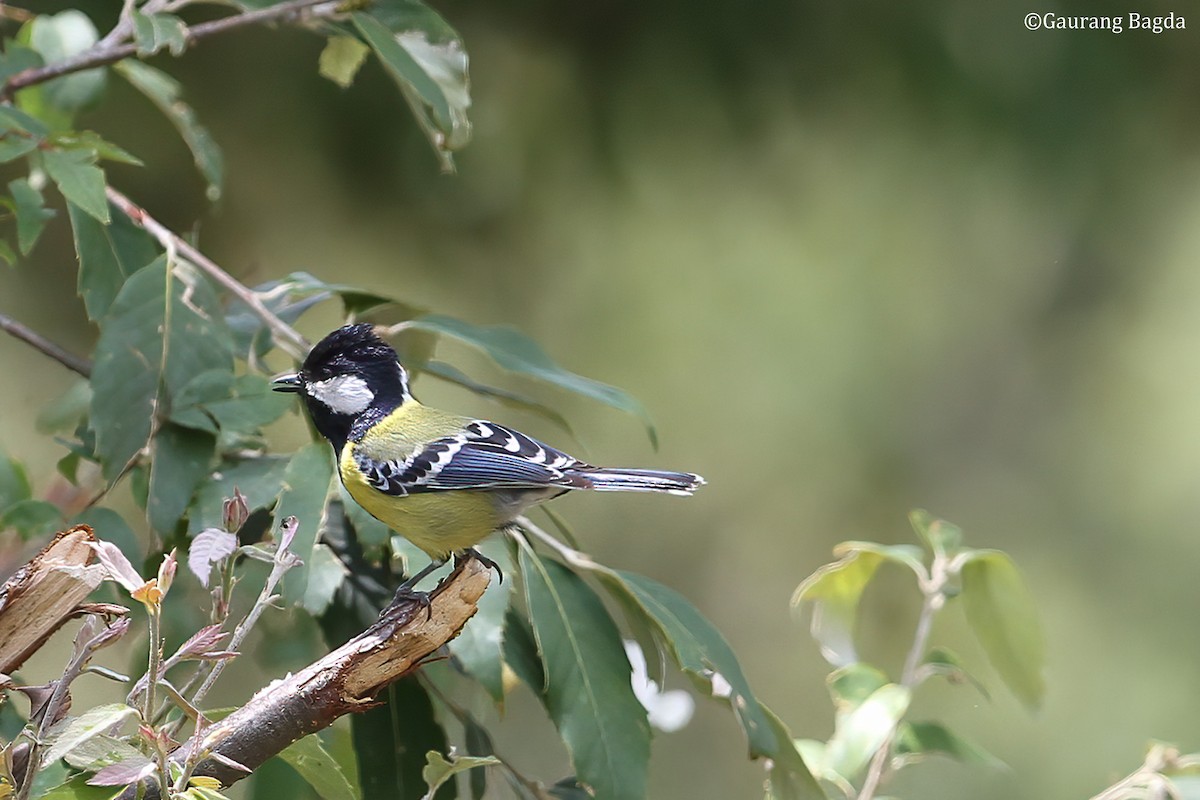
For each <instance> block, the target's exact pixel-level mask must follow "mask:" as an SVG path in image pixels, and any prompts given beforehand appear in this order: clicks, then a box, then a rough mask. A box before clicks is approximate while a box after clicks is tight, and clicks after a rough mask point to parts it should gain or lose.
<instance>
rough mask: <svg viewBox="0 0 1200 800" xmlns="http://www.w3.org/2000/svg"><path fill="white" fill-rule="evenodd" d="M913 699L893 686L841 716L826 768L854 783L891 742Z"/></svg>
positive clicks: (877, 691) (904, 690)
mask: <svg viewBox="0 0 1200 800" xmlns="http://www.w3.org/2000/svg"><path fill="white" fill-rule="evenodd" d="M911 699H912V692H911V690H909V689H908V688H906V687H904V686H899V685H897V684H894V683H889V684H887V685H886V686H882V687H880V688H879V689H877V690H876V691H875V692H874V693H872V694H871V696H870V697H868V698H867V699H866V700H864V701H863V702H862V703H861V704H860V705H859V706H858V707H856V708H854V709H853V710H852V711H850V712H849V713H846V714H842V715H839V717H838V720H837V726H836V729H835V730H834V733H833V737H832V738H831V739H830V740H829V744H828V745H827V746H826V749H825V765H824V766H825V769H826V770H829V771H831V772H833V773H835V774H837V775H840V776H842V777H844V778H845V779H846V780H850V781H852V780H854V779H855V778H856V777H857V776H858V775H859V773H860V772H861V771H862V770H863V768H864V767H866V765H867V762H868V761H870V760H871V757H872V756H874V755H875V751H877V750H878V749H879V748H880V747H882V746H883V745H884V744H885V743H886V742H887V740H888V737H889V736H891V734H892V731H893V730H895V728H896V725H897V724H899V722H900V719H901V718H902V717H903V716H904V713H905V712H906V711H907V710H908V704H909V701H910V700H911Z"/></svg>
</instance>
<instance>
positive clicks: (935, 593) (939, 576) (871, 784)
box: [858, 553, 950, 800]
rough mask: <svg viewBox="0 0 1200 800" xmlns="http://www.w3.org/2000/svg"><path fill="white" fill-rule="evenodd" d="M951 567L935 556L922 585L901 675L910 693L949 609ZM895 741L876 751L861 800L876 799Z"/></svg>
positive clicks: (891, 738)
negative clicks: (939, 618)
mask: <svg viewBox="0 0 1200 800" xmlns="http://www.w3.org/2000/svg"><path fill="white" fill-rule="evenodd" d="M948 565H949V561H948V560H947V559H946V557H945V556H944V555H942V554H941V553H938V554H935V555H934V558H933V565H932V567H931V569H930V571H929V580H927V581H924V580H923V581H921V591H922V592H923V593H924V595H925V602H924V603H923V604H922V605H921V616H920V617H919V618H918V619H917V629H916V632H915V633H914V634H913V643H912V647H910V648H909V650H908V656H907V657H906V658H905V659H904V671H903V672H902V673H901V675H900V685H901V686H903V687H905V688H907V689H912V688H913V687H915V686H916V685H917V683H918V681H919V678H920V675H919V667H920V665H921V657H922V656H923V655H925V648H926V646H927V645H928V644H929V634H930V632H931V631H932V630H933V618H934V616H935V615H936V614H937V612H939V611H941V610H942V608H943V607H944V606H945V605H946V595H945V593H944V592H943V589H944V588H945V586H946V582H947V581H948V580H949V578H950V575H949V572H950V570H949V569H948ZM895 739H896V731H895V730H893V731H892V732H891V733H890V734H888V737H887V739H885V740H884V742H883V744H881V745H880V746H879V749H878V750H876V751H875V755H874V756H872V758H871V764H870V766H869V767H868V768H867V775H866V777H865V778H864V779H863V785H862V789H861V790H859V793H858V800H872V798H874V797H875V792H876V791H878V789H879V786H880V785H881V784H882V783H883V780H884V778H885V777H886V776H887V774H888V771H889V766H890V764H891V755H892V743H893V742H894V741H895Z"/></svg>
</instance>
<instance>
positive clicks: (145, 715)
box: [142, 603, 171, 798]
mask: <svg viewBox="0 0 1200 800" xmlns="http://www.w3.org/2000/svg"><path fill="white" fill-rule="evenodd" d="M146 612H147V614H146V619H147V622H148V625H147V627H148V629H149V631H150V664H149V667H148V668H147V670H146V696H145V698H144V699H145V702H144V703H143V704H142V720H143V721H144V722H145V724H146V725H152V724H153V723H152V722H151V720H153V719H154V695H155V689H157V688H158V677H159V674H160V673H161V671H162V608H161V606H159V605H158V604H157V603H156V604H154V605H147V606H146ZM154 760H155V763H156V764H157V766H158V785H159V786H160V787H162V796H163V797H164V798H165V797H169V796H170V791H169V787H170V785H171V774H170V772H169V770H168V768H167V754H166V752H165V751H164V750H163V747H162V744H161V743H160V742H159V741H158V733H157V731H156V732H155V742H154Z"/></svg>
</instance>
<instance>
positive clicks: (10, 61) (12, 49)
mask: <svg viewBox="0 0 1200 800" xmlns="http://www.w3.org/2000/svg"><path fill="white" fill-rule="evenodd" d="M44 64H45V61H43V60H42V57H41V55H39V54H38V52H37V51H36V50H34V49H33V48H31V47H26V46H25V45H24V44H21V43H20V42H18V41H17V40H16V39H5V40H4V46H3V48H2V49H0V82H7V81H8V79H9V78H11V77H12V76H13V75H16V74H17V73H18V72H24V71H25V70H27V69H36V68H37V67H40V66H43V65H44Z"/></svg>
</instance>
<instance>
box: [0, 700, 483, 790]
mask: <svg viewBox="0 0 1200 800" xmlns="http://www.w3.org/2000/svg"><path fill="white" fill-rule="evenodd" d="M0 713H3V708H2V707H0ZM0 735H2V730H0ZM463 739H464V740H465V741H464V744H465V745H466V747H467V755H471V756H490V755H491V754H492V753H494V752H495V750H496V747H495V745H493V744H492V737H491V736H489V735H488V732H487V730H486V729H485V728H484V727H483V726H482V725H480V724H479V723H478V722H476V721H475V718H474V717H472V716H470V715H469V714H468V715H466V717H465V718H464V719H463ZM467 780H468V782H469V784H470V786H471V797H472V798H473V800H483V796H484V795H485V794H487V771H486V770H478V771H477V772H472V773H471V774H470V775H469V776H468V778H467Z"/></svg>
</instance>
